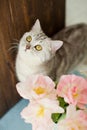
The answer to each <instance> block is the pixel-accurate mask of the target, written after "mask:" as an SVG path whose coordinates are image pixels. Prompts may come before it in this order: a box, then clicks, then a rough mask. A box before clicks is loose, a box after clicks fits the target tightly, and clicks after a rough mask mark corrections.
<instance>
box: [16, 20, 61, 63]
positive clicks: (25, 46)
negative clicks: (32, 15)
mask: <svg viewBox="0 0 87 130" xmlns="http://www.w3.org/2000/svg"><path fill="white" fill-rule="evenodd" d="M62 45H63V42H62V41H58V40H51V39H50V38H49V37H47V36H46V35H45V34H44V33H43V31H42V29H41V26H40V22H39V20H38V19H37V20H36V22H35V24H34V25H33V27H32V29H31V30H30V31H29V32H27V33H25V34H24V35H23V37H22V38H21V40H20V43H19V49H18V53H19V54H20V55H21V57H22V58H24V59H26V60H28V59H29V57H30V58H31V60H32V62H33V61H34V60H35V62H36V61H37V59H38V61H40V62H45V61H48V60H50V59H51V58H52V57H53V56H54V55H55V53H56V51H57V50H58V49H59V48H60V47H61V46H62Z"/></svg>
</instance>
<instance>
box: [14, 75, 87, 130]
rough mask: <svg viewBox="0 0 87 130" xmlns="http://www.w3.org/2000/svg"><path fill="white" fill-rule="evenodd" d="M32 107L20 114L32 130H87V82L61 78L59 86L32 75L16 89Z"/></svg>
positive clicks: (75, 78) (64, 76) (67, 77)
mask: <svg viewBox="0 0 87 130" xmlns="http://www.w3.org/2000/svg"><path fill="white" fill-rule="evenodd" d="M16 88H17V91H18V93H19V94H20V95H21V96H22V97H23V98H25V99H28V100H29V104H28V106H27V107H26V108H24V109H23V111H22V112H21V116H22V118H24V120H25V122H26V123H31V124H32V130H87V105H86V104H87V80H86V79H85V78H83V77H81V76H76V75H74V74H70V75H62V76H61V77H60V80H59V81H58V83H55V82H54V81H52V79H51V78H50V77H48V76H43V75H33V76H29V77H28V78H27V79H26V81H24V82H19V83H17V85H16Z"/></svg>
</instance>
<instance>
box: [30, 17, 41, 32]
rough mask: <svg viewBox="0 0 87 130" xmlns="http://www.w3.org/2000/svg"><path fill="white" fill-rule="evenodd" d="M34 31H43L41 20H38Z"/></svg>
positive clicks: (33, 28)
mask: <svg viewBox="0 0 87 130" xmlns="http://www.w3.org/2000/svg"><path fill="white" fill-rule="evenodd" d="M32 30H35V31H40V30H41V25H40V21H39V19H37V20H36V22H35V24H34V25H33V27H32Z"/></svg>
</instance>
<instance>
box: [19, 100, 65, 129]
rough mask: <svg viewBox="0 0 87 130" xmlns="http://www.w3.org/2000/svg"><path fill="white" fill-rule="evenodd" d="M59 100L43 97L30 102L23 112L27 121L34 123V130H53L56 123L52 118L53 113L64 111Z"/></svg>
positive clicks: (23, 116) (22, 114)
mask: <svg viewBox="0 0 87 130" xmlns="http://www.w3.org/2000/svg"><path fill="white" fill-rule="evenodd" d="M63 112H64V110H63V108H61V107H60V106H59V103H58V101H57V100H50V99H46V98H44V99H41V100H37V101H33V102H30V104H29V105H28V106H27V107H26V108H25V109H24V110H23V111H22V112H21V116H22V118H24V119H25V122H27V123H32V129H33V130H53V126H54V123H53V121H52V119H51V114H52V113H63Z"/></svg>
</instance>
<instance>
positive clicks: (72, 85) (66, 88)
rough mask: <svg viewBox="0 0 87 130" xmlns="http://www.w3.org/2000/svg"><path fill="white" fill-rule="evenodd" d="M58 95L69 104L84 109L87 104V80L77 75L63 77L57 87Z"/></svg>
mask: <svg viewBox="0 0 87 130" xmlns="http://www.w3.org/2000/svg"><path fill="white" fill-rule="evenodd" d="M57 94H58V96H60V97H63V98H64V100H65V101H66V102H67V103H69V104H74V105H77V106H78V107H79V108H84V106H85V104H87V80H85V79H84V78H82V77H80V76H76V75H63V76H61V78H60V81H59V83H58V85H57Z"/></svg>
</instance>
